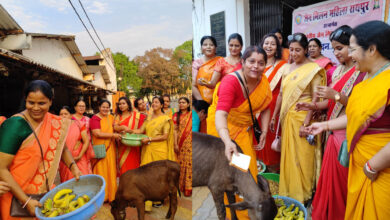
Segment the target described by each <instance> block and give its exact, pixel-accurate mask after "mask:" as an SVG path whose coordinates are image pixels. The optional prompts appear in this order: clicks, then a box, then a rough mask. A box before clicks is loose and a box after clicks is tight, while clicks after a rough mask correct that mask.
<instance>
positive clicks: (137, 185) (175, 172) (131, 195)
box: [111, 160, 180, 220]
mask: <svg viewBox="0 0 390 220" xmlns="http://www.w3.org/2000/svg"><path fill="white" fill-rule="evenodd" d="M179 176H180V166H179V164H177V163H176V162H173V161H170V160H160V161H155V162H152V163H149V164H146V165H144V166H141V167H139V168H137V169H134V170H129V171H127V172H126V173H124V174H123V175H122V176H121V177H120V179H119V187H118V190H117V192H116V194H115V200H114V201H112V202H111V213H112V215H113V216H114V218H115V220H124V219H125V217H126V212H125V208H126V207H127V206H131V207H136V208H137V212H138V219H139V220H144V217H145V201H147V200H151V201H163V200H164V199H165V198H166V197H167V196H169V210H168V213H167V215H166V218H169V219H171V220H173V218H174V216H175V213H176V209H177V192H178V191H179ZM179 195H180V191H179Z"/></svg>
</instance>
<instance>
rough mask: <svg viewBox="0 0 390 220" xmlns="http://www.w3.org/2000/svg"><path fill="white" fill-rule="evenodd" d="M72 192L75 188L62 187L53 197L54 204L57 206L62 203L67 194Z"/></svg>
mask: <svg viewBox="0 0 390 220" xmlns="http://www.w3.org/2000/svg"><path fill="white" fill-rule="evenodd" d="M72 192H73V190H71V189H61V190H60V191H58V192H57V193H56V194H55V195H54V197H53V201H54V204H55V205H57V206H59V205H61V204H62V202H63V201H64V199H65V197H66V195H67V194H70V193H72Z"/></svg>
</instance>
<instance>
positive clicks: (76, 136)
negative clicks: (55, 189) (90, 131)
mask: <svg viewBox="0 0 390 220" xmlns="http://www.w3.org/2000/svg"><path fill="white" fill-rule="evenodd" d="M59 115H60V116H61V117H62V118H64V119H71V118H72V115H71V114H70V108H69V107H68V106H63V107H62V109H61V110H60V114H59ZM89 143H90V142H89V138H88V136H87V131H86V128H85V125H84V123H80V122H78V121H74V120H72V122H71V124H70V126H69V131H68V136H67V137H66V146H67V147H68V150H69V151H70V152H71V154H72V156H73V158H74V160H75V161H76V164H77V166H78V167H79V169H80V171H81V173H82V174H83V175H87V174H91V173H92V170H91V168H90V167H91V166H90V164H89V160H88V159H87V155H86V151H87V148H88V145H89ZM59 171H60V177H61V182H65V181H67V180H70V179H72V178H73V174H72V172H70V170H69V169H68V167H67V166H66V165H65V164H64V163H63V162H61V163H60V168H59Z"/></svg>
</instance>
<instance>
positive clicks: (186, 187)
mask: <svg viewBox="0 0 390 220" xmlns="http://www.w3.org/2000/svg"><path fill="white" fill-rule="evenodd" d="M179 109H180V110H179V112H176V113H175V114H174V115H173V118H172V119H173V123H174V124H175V145H176V146H177V147H176V148H175V149H179V152H178V162H179V164H180V182H179V187H180V191H182V192H184V196H191V194H192V133H191V131H192V112H191V109H190V100H188V99H187V98H186V97H181V98H179Z"/></svg>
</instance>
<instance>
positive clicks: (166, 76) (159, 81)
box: [134, 47, 182, 95]
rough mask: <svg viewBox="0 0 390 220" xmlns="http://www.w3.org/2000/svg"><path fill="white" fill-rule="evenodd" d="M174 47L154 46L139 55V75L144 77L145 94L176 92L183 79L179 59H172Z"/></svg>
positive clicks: (136, 61)
mask: <svg viewBox="0 0 390 220" xmlns="http://www.w3.org/2000/svg"><path fill="white" fill-rule="evenodd" d="M172 56H173V51H172V49H163V48H161V47H158V48H154V49H151V50H148V51H146V52H145V55H144V56H137V57H135V58H134V62H135V63H136V64H137V65H138V75H139V76H140V77H141V78H142V79H143V81H142V91H143V92H144V95H149V94H152V95H161V94H163V93H168V94H175V93H177V88H178V87H180V85H181V83H182V81H181V79H180V69H179V64H178V62H177V60H175V59H172Z"/></svg>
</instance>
